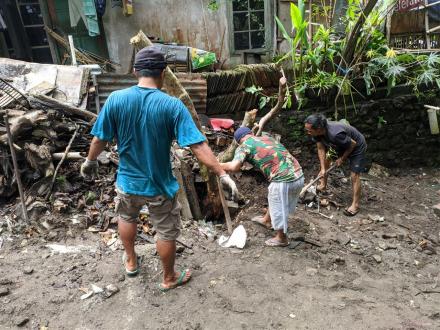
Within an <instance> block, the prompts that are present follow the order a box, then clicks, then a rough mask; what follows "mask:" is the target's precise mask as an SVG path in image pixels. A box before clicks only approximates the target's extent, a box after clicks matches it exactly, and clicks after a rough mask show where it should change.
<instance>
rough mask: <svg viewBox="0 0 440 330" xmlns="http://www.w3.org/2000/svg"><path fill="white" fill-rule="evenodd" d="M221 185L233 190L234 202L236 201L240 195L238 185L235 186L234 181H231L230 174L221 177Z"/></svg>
mask: <svg viewBox="0 0 440 330" xmlns="http://www.w3.org/2000/svg"><path fill="white" fill-rule="evenodd" d="M220 183H221V184H222V186H223V187H224V188H226V189H230V190H231V194H232V200H234V201H235V199H236V198H237V197H238V195H239V193H238V189H237V185H236V184H235V182H234V180H232V179H231V177H230V176H229V174H223V175H220Z"/></svg>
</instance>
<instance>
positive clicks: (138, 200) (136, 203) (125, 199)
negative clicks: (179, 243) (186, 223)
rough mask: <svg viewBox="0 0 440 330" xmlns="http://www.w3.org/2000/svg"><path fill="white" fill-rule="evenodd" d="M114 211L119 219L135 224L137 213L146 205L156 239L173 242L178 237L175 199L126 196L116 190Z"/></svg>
mask: <svg viewBox="0 0 440 330" xmlns="http://www.w3.org/2000/svg"><path fill="white" fill-rule="evenodd" d="M116 192H117V196H116V198H115V201H116V203H115V211H116V213H117V214H118V215H119V217H120V219H122V220H123V221H126V222H129V223H137V221H138V218H139V212H140V210H141V209H142V207H143V206H144V205H145V204H147V206H148V210H149V212H150V220H151V223H152V224H153V226H154V229H155V230H156V233H157V237H158V239H160V240H163V241H174V240H176V239H177V237H179V235H180V229H181V224H180V209H181V206H180V203H179V202H178V201H177V198H176V197H174V198H173V199H168V198H166V197H164V196H154V197H146V196H139V195H130V194H126V193H124V192H122V191H120V190H119V189H116Z"/></svg>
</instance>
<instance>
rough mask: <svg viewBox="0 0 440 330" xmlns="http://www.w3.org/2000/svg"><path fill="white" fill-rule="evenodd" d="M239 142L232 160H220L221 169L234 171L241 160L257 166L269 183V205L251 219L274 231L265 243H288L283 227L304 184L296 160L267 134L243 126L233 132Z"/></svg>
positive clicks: (284, 227)
mask: <svg viewBox="0 0 440 330" xmlns="http://www.w3.org/2000/svg"><path fill="white" fill-rule="evenodd" d="M234 139H235V140H236V141H237V143H238V144H239V147H238V148H237V150H236V151H235V156H234V159H233V160H232V161H231V162H228V163H222V164H221V166H222V168H223V169H224V170H225V171H230V172H238V171H240V169H241V166H242V165H243V163H244V161H248V162H249V163H251V164H252V165H253V166H255V167H256V168H258V169H259V170H260V171H261V172H262V173H263V175H264V176H265V177H266V179H267V180H268V181H269V182H270V185H269V194H268V202H269V208H268V211H267V212H266V214H265V215H264V217H256V218H254V219H253V221H255V222H257V223H259V224H261V225H263V226H265V227H266V228H270V227H271V226H272V227H273V229H274V230H275V231H276V235H275V237H273V238H271V239H269V240H267V241H266V242H265V243H266V245H268V246H288V245H289V242H288V240H287V236H286V233H287V227H288V220H289V215H290V214H292V213H293V212H294V211H295V208H296V203H297V201H298V196H299V193H300V192H301V189H302V187H303V186H304V175H303V172H302V169H301V166H300V165H299V163H298V161H297V160H296V159H295V158H294V157H293V156H292V155H291V154H290V153H289V151H288V150H287V149H286V148H285V147H284V146H283V145H282V144H281V143H279V142H277V141H276V140H275V139H274V138H272V137H270V136H255V135H253V134H252V131H251V130H250V129H249V128H247V127H240V128H239V129H238V130H237V131H236V132H235V134H234Z"/></svg>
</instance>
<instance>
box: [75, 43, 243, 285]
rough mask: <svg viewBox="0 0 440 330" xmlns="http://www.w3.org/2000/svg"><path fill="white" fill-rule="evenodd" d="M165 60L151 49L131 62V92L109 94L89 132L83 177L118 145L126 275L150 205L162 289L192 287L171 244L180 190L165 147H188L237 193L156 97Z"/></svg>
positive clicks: (177, 109)
mask: <svg viewBox="0 0 440 330" xmlns="http://www.w3.org/2000/svg"><path fill="white" fill-rule="evenodd" d="M165 68H166V62H165V58H164V55H163V54H162V53H161V51H160V49H159V48H157V47H154V46H151V47H146V48H144V49H142V50H140V51H139V52H138V53H137V54H136V57H135V63H134V73H135V75H136V76H137V78H138V80H139V83H138V85H136V86H133V87H130V88H127V89H123V90H119V91H116V92H113V93H112V94H111V95H110V96H109V98H108V99H107V101H106V103H105V105H104V107H103V108H102V111H101V112H100V114H99V116H98V119H97V120H96V123H95V125H94V127H93V129H92V132H91V134H92V135H94V138H93V140H92V143H91V145H90V150H89V154H88V156H87V159H86V161H85V162H84V163H83V165H82V166H81V175H82V176H83V177H85V178H86V179H93V178H94V177H95V176H96V174H97V170H98V162H97V157H98V155H99V154H100V153H101V152H102V151H103V150H104V147H105V146H106V144H107V142H111V141H113V139H115V140H116V142H117V145H118V153H119V166H118V175H117V179H116V191H117V198H116V206H115V208H116V212H117V214H118V229H119V235H120V238H121V241H122V243H123V245H124V249H125V253H124V257H123V260H124V267H125V271H126V274H127V275H129V276H134V275H136V274H137V273H138V272H139V259H138V257H137V256H136V254H135V251H134V242H135V238H136V232H137V220H138V216H139V211H140V210H141V208H142V206H144V205H145V204H147V205H148V209H149V212H150V219H151V222H152V223H153V225H154V227H155V229H156V232H157V235H156V236H157V241H156V248H157V251H158V253H159V256H160V258H161V261H162V267H163V281H162V282H161V283H160V284H159V288H160V290H162V291H168V290H170V289H173V288H175V287H177V286H179V285H182V284H184V283H186V282H188V281H189V279H190V277H191V273H190V271H189V270H188V269H185V270H182V271H180V272H176V271H175V270H174V262H175V254H176V239H177V237H178V236H179V234H180V214H179V213H180V205H179V203H178V201H177V198H176V193H177V191H178V189H179V185H178V183H177V181H176V179H175V178H174V176H173V174H172V171H171V162H170V148H171V143H172V141H173V140H177V143H178V144H179V145H180V147H190V148H191V150H192V152H193V154H194V155H195V156H196V158H197V159H198V160H199V161H200V162H202V163H203V164H205V165H206V166H207V167H208V168H209V169H210V170H211V171H213V172H214V173H215V174H217V175H219V176H220V181H221V183H222V184H223V186H225V188H229V189H230V190H231V191H232V194H233V195H234V194H236V193H237V188H236V186H235V183H234V181H233V180H232V179H231V178H230V177H229V176H228V175H227V174H226V173H225V171H224V170H223V169H222V168H221V166H220V164H219V162H218V161H217V159H216V157H215V156H214V154H213V153H212V151H211V149H210V148H209V146H208V144H207V142H206V139H205V137H204V136H203V134H202V133H201V132H200V131H199V130H198V129H197V127H196V125H195V124H194V121H193V119H192V118H191V115H190V113H189V111H188V110H187V109H186V107H185V106H184V104H183V103H182V102H181V101H180V100H179V99H177V98H174V97H171V96H168V95H167V94H165V93H163V92H161V91H160V89H161V88H162V85H163V80H164V73H165V70H164V69H165Z"/></svg>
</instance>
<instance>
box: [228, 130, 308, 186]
mask: <svg viewBox="0 0 440 330" xmlns="http://www.w3.org/2000/svg"><path fill="white" fill-rule="evenodd" d="M237 160H238V161H240V162H241V163H243V162H244V161H248V162H249V163H251V164H252V165H254V166H255V167H257V168H258V169H259V170H260V171H261V172H263V174H264V176H265V177H266V178H267V179H268V180H269V182H272V181H273V182H290V181H295V180H296V179H299V178H301V177H302V176H303V172H302V168H301V166H300V165H299V163H298V161H297V160H296V159H295V157H293V156H292V155H291V154H290V153H289V151H288V150H287V149H286V148H285V147H284V146H283V145H282V144H281V143H279V142H277V141H276V140H275V139H274V138H273V137H271V136H258V137H257V136H251V137H249V138H247V139H246V140H245V141H244V142H243V143H242V144H241V145H240V146H239V147H238V148H237V150H236V151H235V156H234V161H237Z"/></svg>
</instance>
